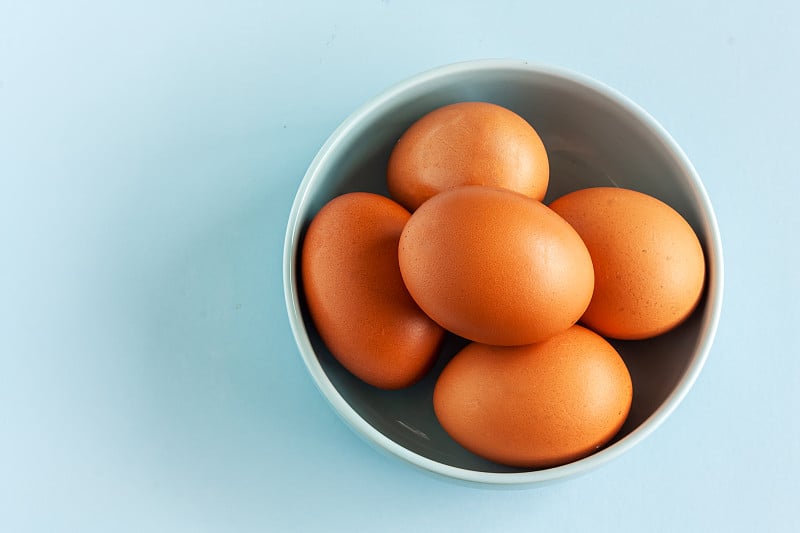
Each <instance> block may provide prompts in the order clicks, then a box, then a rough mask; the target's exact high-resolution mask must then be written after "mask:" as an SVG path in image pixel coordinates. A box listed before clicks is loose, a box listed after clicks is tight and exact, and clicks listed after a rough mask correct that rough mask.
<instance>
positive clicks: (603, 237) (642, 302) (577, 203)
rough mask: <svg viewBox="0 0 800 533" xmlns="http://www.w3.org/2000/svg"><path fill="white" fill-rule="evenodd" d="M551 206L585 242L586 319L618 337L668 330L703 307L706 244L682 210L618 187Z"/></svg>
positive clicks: (573, 195)
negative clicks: (590, 290)
mask: <svg viewBox="0 0 800 533" xmlns="http://www.w3.org/2000/svg"><path fill="white" fill-rule="evenodd" d="M550 207H551V208H552V209H553V210H554V211H555V212H557V213H558V214H560V215H561V216H562V217H564V218H565V219H566V220H567V221H568V222H569V223H570V224H571V225H572V227H574V228H575V230H576V231H577V232H578V233H579V234H580V236H581V238H582V239H583V241H584V242H585V243H586V246H587V248H588V249H589V253H590V254H591V256H592V262H593V263H594V269H595V287H594V296H593V297H592V301H591V303H590V304H589V308H588V309H587V310H586V313H585V314H584V315H583V318H582V319H581V321H582V322H583V323H584V324H586V325H587V326H589V327H590V328H592V329H593V330H595V331H597V332H598V333H600V334H602V335H605V336H608V337H613V338H617V339H644V338H648V337H653V336H656V335H659V334H661V333H664V332H666V331H669V330H670V329H672V328H674V327H675V326H677V325H678V324H680V323H681V322H683V321H684V320H685V319H686V318H687V317H688V316H689V315H690V314H691V313H692V311H693V310H694V308H695V307H696V306H697V303H698V301H699V300H700V296H701V293H702V291H703V283H704V280H705V259H704V256H703V248H702V247H701V245H700V241H699V240H698V239H697V235H696V234H695V233H694V231H693V230H692V227H691V226H690V225H689V224H688V223H687V222H686V220H684V218H683V217H681V215H680V214H679V213H678V212H677V211H675V210H674V209H672V208H671V207H670V206H668V205H667V204H665V203H664V202H662V201H660V200H658V199H656V198H653V197H652V196H649V195H646V194H643V193H640V192H637V191H632V190H629V189H620V188H614V187H598V188H591V189H583V190H579V191H576V192H573V193H570V194H567V195H565V196H562V197H561V198H559V199H558V200H556V201H554V202H553V203H552V204H551V205H550Z"/></svg>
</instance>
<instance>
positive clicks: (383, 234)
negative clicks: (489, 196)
mask: <svg viewBox="0 0 800 533" xmlns="http://www.w3.org/2000/svg"><path fill="white" fill-rule="evenodd" d="M409 216H410V215H409V213H408V211H406V210H405V209H404V208H403V207H402V206H400V205H398V204H396V203H395V202H393V201H392V200H390V199H388V198H385V197H383V196H378V195H376V194H371V193H349V194H345V195H342V196H339V197H337V198H334V199H333V200H331V201H330V202H329V203H328V204H327V205H325V206H324V207H323V208H322V210H320V212H319V213H318V214H317V215H316V216H315V217H314V220H313V221H312V222H311V225H310V226H309V228H308V231H307V232H306V234H305V240H304V241H303V248H302V256H301V273H302V280H303V289H304V292H305V296H306V302H307V303H308V309H309V312H310V313H311V318H312V319H313V321H314V324H315V325H316V327H317V330H318V331H319V334H320V336H321V337H322V340H323V341H324V342H325V345H326V346H327V347H328V349H329V350H330V351H331V353H332V354H333V356H334V357H336V359H337V360H338V361H339V362H340V363H341V364H342V365H343V366H344V367H345V368H347V369H348V370H349V371H350V372H352V373H353V374H355V375H356V376H358V377H359V378H361V379H362V380H364V381H366V382H367V383H369V384H370V385H374V386H375V387H380V388H383V389H398V388H402V387H406V386H408V385H411V384H412V383H414V382H416V381H417V380H419V379H420V378H421V377H422V376H423V375H424V374H425V372H427V371H428V369H429V368H430V367H431V365H432V364H433V361H434V359H435V357H436V354H437V350H438V347H439V343H440V341H441V339H442V337H443V335H444V332H443V330H442V328H440V327H439V326H438V325H436V324H435V323H434V322H433V321H432V320H431V319H430V318H428V317H427V316H426V315H425V314H424V313H423V312H422V311H421V310H420V309H419V307H417V305H416V304H415V303H414V301H413V300H412V299H411V296H410V295H409V294H408V291H407V290H406V288H405V285H404V284H403V280H402V278H401V277H400V267H399V266H398V261H397V246H398V241H399V240H400V233H401V232H402V230H403V226H405V224H406V221H407V220H408V218H409Z"/></svg>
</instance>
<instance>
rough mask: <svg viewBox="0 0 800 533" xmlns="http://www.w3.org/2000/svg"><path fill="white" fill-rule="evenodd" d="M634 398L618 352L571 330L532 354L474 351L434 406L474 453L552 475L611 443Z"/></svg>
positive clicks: (448, 373)
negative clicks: (559, 467)
mask: <svg viewBox="0 0 800 533" xmlns="http://www.w3.org/2000/svg"><path fill="white" fill-rule="evenodd" d="M632 396H633V386H632V383H631V378H630V374H629V373H628V369H627V367H626V366H625V363H624V361H623V360H622V358H620V356H619V354H618V353H617V352H616V351H615V350H614V348H613V347H612V346H611V345H610V344H608V342H606V341H605V340H604V339H603V338H602V337H600V336H599V335H597V334H596V333H594V332H592V331H589V330H588V329H586V328H583V327H581V326H573V327H571V328H570V329H568V330H567V331H565V332H563V333H560V334H559V335H556V336H554V337H552V338H550V339H548V340H547V341H545V342H541V343H538V344H530V345H527V346H515V347H499V346H488V345H485V344H470V345H468V346H467V347H466V348H464V349H463V350H462V351H461V352H459V353H458V354H457V355H456V356H455V357H454V358H453V359H452V360H451V361H450V362H449V363H448V364H447V366H446V367H445V368H444V370H443V371H442V374H441V375H440V377H439V379H438V381H437V383H436V387H435V389H434V393H433V403H434V410H435V412H436V416H437V418H438V419H439V422H440V423H441V424H442V427H444V429H445V431H447V433H448V434H449V435H450V436H451V437H453V439H454V440H455V441H457V442H458V443H459V444H461V445H462V446H464V447H465V448H467V449H468V450H470V451H472V452H473V453H475V454H477V455H480V456H482V457H484V458H486V459H489V460H491V461H495V462H497V463H501V464H505V465H510V466H517V467H522V468H547V467H552V466H557V465H562V464H565V463H568V462H571V461H574V460H577V459H580V458H582V457H585V456H587V455H589V454H591V453H593V452H594V451H596V450H597V449H599V448H600V447H601V446H603V445H604V444H606V443H607V442H608V441H609V440H611V438H612V437H614V435H615V434H616V433H617V432H618V431H619V430H620V428H621V427H622V424H623V423H624V421H625V419H626V417H627V416H628V412H629V410H630V406H631V400H632Z"/></svg>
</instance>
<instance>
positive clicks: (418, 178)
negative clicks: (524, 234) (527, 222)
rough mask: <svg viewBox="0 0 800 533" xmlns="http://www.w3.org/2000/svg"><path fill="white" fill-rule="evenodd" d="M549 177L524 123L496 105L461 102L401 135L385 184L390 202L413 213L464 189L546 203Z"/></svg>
mask: <svg viewBox="0 0 800 533" xmlns="http://www.w3.org/2000/svg"><path fill="white" fill-rule="evenodd" d="M549 176H550V166H549V162H548V159H547V152H546V151H545V148H544V144H542V140H541V139H540V138H539V135H538V134H537V133H536V131H535V130H534V129H533V127H531V125H530V124H529V123H528V122H526V121H525V119H523V118H522V117H520V116H519V115H517V114H516V113H514V112H513V111H511V110H509V109H506V108H504V107H501V106H498V105H495V104H490V103H486V102H461V103H457V104H452V105H448V106H444V107H441V108H439V109H436V110H434V111H432V112H430V113H428V114H427V115H425V116H423V117H422V118H421V119H419V120H418V121H417V122H415V123H414V124H413V125H412V126H411V127H410V128H409V129H408V130H407V131H406V132H405V133H404V134H403V135H402V136H401V137H400V139H399V140H398V141H397V144H396V145H395V147H394V149H393V151H392V154H391V157H390V158H389V166H388V169H387V184H388V186H389V193H390V194H391V196H392V198H394V199H395V200H397V201H398V202H400V203H401V204H403V205H404V206H406V207H407V208H408V209H409V210H411V211H414V210H415V209H416V208H417V207H419V206H420V205H421V204H422V202H424V201H425V200H427V199H428V198H430V197H431V196H433V195H434V194H437V193H439V192H442V191H445V190H447V189H452V188H453V187H458V186H461V185H486V186H493V187H504V188H507V189H511V190H514V191H517V192H519V193H521V194H524V195H526V196H530V197H531V198H534V199H536V200H542V199H543V198H544V195H545V192H546V191H547V184H548V180H549Z"/></svg>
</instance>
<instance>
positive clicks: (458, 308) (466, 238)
mask: <svg viewBox="0 0 800 533" xmlns="http://www.w3.org/2000/svg"><path fill="white" fill-rule="evenodd" d="M398 259H399V262H400V273H401V274H402V277H403V281H404V282H405V285H406V287H407V288H408V291H409V293H410V294H411V296H412V298H413V299H414V300H415V301H416V302H417V304H418V305H419V306H420V308H422V310H423V311H425V313H427V314H428V316H430V317H431V318H432V319H433V320H434V321H435V322H436V323H438V324H439V325H441V326H442V327H444V328H445V329H447V330H449V331H452V332H453V333H456V334H457V335H460V336H462V337H465V338H467V339H470V340H473V341H477V342H482V343H486V344H496V345H504V346H508V345H519V344H528V343H531V342H537V341H541V340H544V339H546V338H548V337H550V336H552V335H555V334H556V333H559V332H561V331H564V330H566V329H567V328H569V327H570V326H572V325H573V324H574V323H575V322H576V321H577V320H578V319H579V318H580V316H581V315H582V314H583V312H584V310H585V309H586V306H587V305H588V304H589V300H590V299H591V296H592V288H593V287H594V271H593V269H592V262H591V258H590V256H589V252H588V250H587V249H586V246H585V245H584V244H583V241H581V238H580V237H579V236H578V234H577V233H576V232H575V230H574V229H573V228H572V227H571V226H570V225H569V224H567V222H565V221H564V219H562V218H561V217H559V216H558V215H557V214H556V213H555V212H554V211H552V210H550V209H549V208H548V207H547V206H545V205H544V204H542V203H541V202H538V201H536V200H533V199H531V198H529V197H527V196H523V195H522V194H519V193H516V192H512V191H509V190H506V189H501V188H492V187H482V186H464V187H459V188H456V189H450V190H448V191H445V192H442V193H439V194H437V195H436V196H434V197H432V198H431V199H429V200H428V201H426V202H425V203H424V204H422V205H421V206H420V207H419V209H417V210H416V211H415V212H414V214H413V215H412V216H411V218H410V219H409V221H408V222H407V223H406V226H405V228H404V229H403V232H402V235H401V236H400V243H399V254H398Z"/></svg>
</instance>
